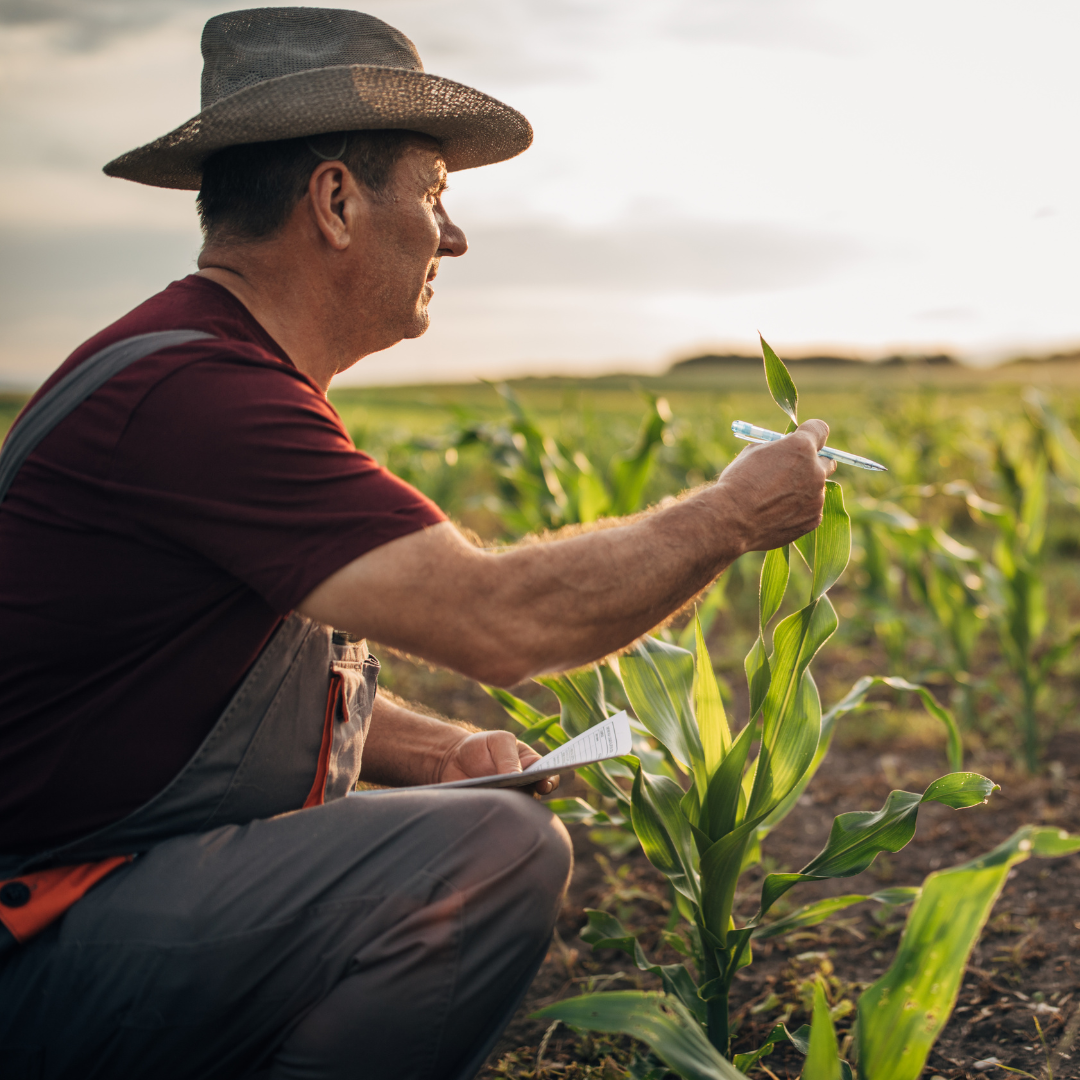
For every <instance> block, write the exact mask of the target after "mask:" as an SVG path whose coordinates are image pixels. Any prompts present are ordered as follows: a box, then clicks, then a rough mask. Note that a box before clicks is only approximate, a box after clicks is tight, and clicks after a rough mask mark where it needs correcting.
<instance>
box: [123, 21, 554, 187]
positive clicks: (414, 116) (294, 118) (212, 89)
mask: <svg viewBox="0 0 1080 1080" xmlns="http://www.w3.org/2000/svg"><path fill="white" fill-rule="evenodd" d="M202 55H203V75H202V111H201V112H200V113H199V114H198V115H197V116H195V117H193V118H192V119H191V120H189V121H188V122H187V123H186V124H182V125H181V126H180V127H178V128H176V130H175V131H171V132H169V134H168V135H163V136H162V137H161V138H160V139H156V140H155V141H154V142H152V143H148V144H147V145H146V146H141V147H139V148H138V149H137V150H132V151H130V152H129V153H127V154H123V155H122V156H121V157H118V158H116V159H115V160H114V161H110V162H109V164H108V165H106V166H105V172H106V173H107V174H108V175H109V176H118V177H122V178H123V179H126V180H134V181H137V182H138V183H141V184H150V185H153V186H155V187H168V188H186V189H190V190H198V188H199V187H200V186H201V183H202V164H203V162H204V161H205V160H206V159H207V158H208V157H209V156H210V155H211V154H213V153H214V152H215V151H217V150H221V149H223V148H224V147H226V146H236V145H239V144H241V143H253V142H268V141H272V140H275V139H292V138H297V137H300V136H304V135H322V134H324V133H326V132H330V131H359V130H364V129H369V130H370V129H375V128H403V129H405V130H408V131H418V132H421V133H423V134H425V135H431V136H433V137H434V138H435V139H438V141H439V143H440V144H441V147H442V155H443V158H444V160H445V161H446V167H447V169H449V170H450V171H451V172H453V171H455V170H458V169H472V168H476V167H477V166H479V165H490V164H492V163H493V162H496V161H504V160H506V159H507V158H511V157H514V156H516V155H517V154H520V153H521V152H522V151H523V150H525V149H526V148H527V147H528V145H529V143H530V142H532V128H531V127H530V125H529V122H528V120H526V119H525V117H524V116H522V115H521V113H519V112H517V111H516V110H515V109H512V108H510V106H509V105H504V104H503V103H502V102H501V101H496V100H495V98H493V97H489V96H488V95H487V94H482V93H481V92H480V91H479V90H473V89H472V88H471V87H468V86H463V85H462V84H461V83H457V82H454V81H452V80H451V79H443V78H440V77H439V76H437V75H429V74H427V73H426V72H425V71H424V66H423V64H422V63H421V61H420V57H419V55H418V54H417V52H416V48H415V46H414V45H413V43H412V42H411V41H410V40H409V39H408V38H407V37H406V36H405V35H404V34H403V33H401V31H400V30H395V29H394V27H392V26H390V25H388V24H387V23H385V22H383V21H382V20H381V19H376V18H375V17H374V16H372V15H365V14H363V13H362V12H359V11H341V10H338V9H333V8H330V9H327V8H292V7H290V8H251V9H249V10H247V11H233V12H229V13H228V14H225V15H217V16H215V17H214V18H212V19H211V20H210V21H209V22H208V23H207V24H206V27H205V28H204V30H203V37H202Z"/></svg>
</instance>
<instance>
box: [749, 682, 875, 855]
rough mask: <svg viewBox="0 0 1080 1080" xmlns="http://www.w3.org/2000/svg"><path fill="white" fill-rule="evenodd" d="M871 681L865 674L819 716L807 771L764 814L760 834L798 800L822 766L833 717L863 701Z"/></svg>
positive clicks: (777, 822)
mask: <svg viewBox="0 0 1080 1080" xmlns="http://www.w3.org/2000/svg"><path fill="white" fill-rule="evenodd" d="M872 685H874V679H873V678H872V677H871V676H869V675H867V676H864V677H863V678H861V679H860V680H859V681H858V682H857V683H856V684H855V685H854V686H853V687H852V688H851V690H849V691H848V693H847V695H846V696H845V697H844V698H843V699H842V700H841V701H838V702H837V703H836V704H835V705H834V706H833V707H832V708H831V709H829V711H828V712H827V713H825V715H824V716H822V718H821V735H820V736H819V737H818V747H817V750H816V751H815V752H814V757H813V759H812V760H811V762H810V764H809V766H808V767H807V769H806V771H805V772H804V773H803V774H802V777H801V778H800V779H799V782H798V783H797V784H796V785H795V786H794V787H793V788H792V789H791V791H789V792H788V794H787V795H786V796H785V797H784V798H783V799H782V800H781V801H780V803H779V805H778V806H777V807H776V808H775V809H774V810H772V811H770V812H769V815H768V817H766V818H765V820H764V822H763V823H762V825H761V826H760V827H759V830H758V832H759V836H768V834H769V832H770V831H771V830H772V829H774V828H776V826H777V825H778V824H779V823H780V822H781V821H783V820H784V818H786V817H787V816H788V814H790V813H791V811H792V809H793V808H794V807H795V804H796V803H797V802H798V801H799V798H800V796H801V795H802V793H803V792H804V791H805V790H806V787H807V785H808V784H809V783H810V781H811V780H812V779H813V778H814V774H815V773H816V772H817V771H818V769H819V767H820V766H821V763H822V761H823V760H824V759H825V755H826V754H827V753H828V752H829V747H830V746H831V745H832V737H833V733H834V732H835V731H836V721H837V720H838V719H839V718H840V717H841V716H844V715H845V714H847V713H849V712H851V711H852V710H853V709H857V708H858V707H859V706H860V705H862V703H863V700H864V699H865V697H866V694H867V691H868V690H869V688H870V687H871V686H872ZM762 830H763V831H762Z"/></svg>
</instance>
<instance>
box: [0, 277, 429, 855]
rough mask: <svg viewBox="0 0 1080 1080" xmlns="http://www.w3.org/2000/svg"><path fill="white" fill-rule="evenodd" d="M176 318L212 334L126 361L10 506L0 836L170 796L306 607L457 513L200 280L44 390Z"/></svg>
mask: <svg viewBox="0 0 1080 1080" xmlns="http://www.w3.org/2000/svg"><path fill="white" fill-rule="evenodd" d="M178 329H186V330H204V331H208V332H209V333H212V334H214V335H215V336H216V338H217V339H218V340H214V341H197V342H193V343H191V344H188V345H181V346H175V347H173V348H169V349H164V350H161V351H160V352H158V353H155V354H153V355H151V356H149V357H146V358H145V359H142V360H139V361H137V362H136V363H134V364H132V365H131V366H130V367H128V368H127V369H126V370H125V371H123V372H121V373H120V374H118V375H115V376H114V377H113V378H112V379H111V380H110V381H109V382H108V383H106V384H105V386H103V387H102V388H101V389H100V390H98V391H96V392H95V393H94V394H93V395H92V396H91V397H90V398H89V399H88V400H87V401H86V402H84V403H83V404H82V405H81V406H79V408H78V409H77V410H76V411H75V412H74V413H72V414H71V415H70V416H69V417H68V418H67V419H65V420H64V421H62V422H61V423H60V424H59V425H58V426H57V427H56V428H55V429H54V430H53V431H52V432H51V433H50V434H49V435H47V436H46V437H45V439H43V440H42V442H41V443H40V444H39V445H38V447H37V449H36V450H35V451H34V453H33V454H31V455H30V457H29V458H28V459H27V461H26V463H25V464H24V465H23V467H22V469H21V470H20V471H19V473H18V475H17V476H16V478H15V481H14V483H13V484H12V486H11V488H10V490H9V491H8V494H7V497H6V499H5V500H4V502H3V504H0V657H2V658H3V659H2V664H0V852H4V851H7V852H20V851H27V850H36V849H39V848H43V847H45V846H46V845H50V844H54V843H57V842H60V841H63V840H65V839H70V838H74V837H76V836H79V835H82V834H84V833H87V832H89V831H90V830H91V829H95V828H98V827H100V826H102V825H105V824H108V823H109V822H111V821H115V820H117V819H119V818H120V817H122V816H123V815H124V814H126V813H128V812H129V811H131V810H133V809H135V808H136V807H137V806H139V805H141V804H142V803H143V802H145V801H146V800H147V799H149V798H150V797H151V796H152V795H154V794H155V793H156V792H158V791H160V790H161V789H162V788H163V787H164V786H165V785H166V784H167V783H168V782H169V780H170V779H171V778H172V777H173V776H174V775H175V774H176V773H177V772H179V770H180V769H181V767H182V766H183V765H184V763H185V762H186V761H187V760H188V758H189V757H190V756H191V755H192V754H193V753H194V751H195V750H196V749H197V747H198V746H199V744H200V742H201V741H202V740H203V738H204V737H205V736H206V734H207V733H208V732H209V730H210V728H211V727H212V726H213V724H214V722H215V720H216V719H217V718H218V716H219V715H220V714H221V712H222V711H223V710H224V708H225V706H226V705H227V703H228V701H229V699H230V697H231V696H232V694H233V692H234V690H235V689H236V687H237V685H238V684H239V683H240V681H241V680H242V679H243V677H244V675H245V673H246V672H247V670H248V668H249V667H250V666H251V664H252V663H253V662H254V660H255V658H256V657H257V656H258V654H259V651H260V650H261V649H262V648H263V646H264V645H265V644H266V642H267V641H268V639H269V638H270V636H271V635H272V634H273V632H274V630H275V629H276V628H277V626H278V624H279V623H280V622H281V620H282V618H283V617H284V616H285V615H287V614H288V612H289V611H290V610H292V608H294V607H295V606H296V604H297V603H299V602H300V601H301V600H302V599H303V598H304V597H305V596H306V595H307V594H308V593H310V592H311V590H312V589H313V588H315V586H316V585H318V584H319V583H320V582H322V581H324V580H325V579H326V578H327V577H329V576H330V575H331V574H332V573H334V571H336V570H338V569H340V568H341V567H342V566H345V565H346V564H347V563H349V562H351V561H352V560H353V559H355V558H357V557H358V556H360V555H363V554H364V553H365V552H366V551H370V550H371V549H372V548H375V547H378V546H379V545H380V544H385V543H386V542H387V541H389V540H393V539H395V538H397V537H399V536H404V535H406V534H407V533H410V532H413V531H415V530H417V529H420V528H422V527H424V526H426V525H431V524H434V523H436V522H439V521H443V520H445V519H444V517H443V514H442V513H441V512H440V511H439V509H438V508H437V507H436V506H435V505H434V504H433V503H431V502H430V501H428V500H427V499H426V498H425V497H424V496H423V495H421V494H420V493H419V492H418V491H416V490H415V489H414V488H412V487H410V486H409V485H408V484H406V483H404V482H403V481H401V480H399V479H397V478H396V477H394V476H392V475H391V474H390V473H388V472H386V470H385V469H383V468H381V467H380V466H379V465H378V464H377V463H376V462H375V461H374V460H372V458H371V457H369V456H368V455H366V454H364V453H361V452H358V451H357V450H356V449H355V447H354V446H353V444H352V441H351V440H350V438H349V436H348V433H347V432H346V431H345V428H344V426H343V425H342V423H341V420H340V418H339V417H338V415H337V413H336V412H335V411H334V409H333V408H332V406H331V405H330V404H329V403H328V402H327V401H326V398H325V397H324V396H323V394H322V393H321V391H320V390H319V388H318V387H317V386H316V385H315V383H313V382H312V381H311V380H310V379H308V378H307V377H306V376H305V375H303V374H301V373H300V372H299V371H298V370H297V369H296V368H295V367H294V366H293V364H292V363H291V362H290V360H289V358H288V356H286V355H285V353H284V352H283V351H282V349H281V348H280V346H278V345H277V343H276V342H275V341H274V340H273V339H272V338H271V337H270V336H269V334H267V333H266V331H265V330H263V328H262V327H261V326H260V325H259V324H258V323H257V322H256V321H255V319H254V318H252V316H251V315H250V314H249V313H248V311H247V309H246V308H245V307H244V306H243V305H242V304H241V303H240V302H239V301H238V300H237V299H235V297H233V296H232V294H231V293H229V292H228V290H226V289H223V288H222V287H221V286H219V285H215V284H214V283H213V282H211V281H208V280H206V279H205V278H201V277H196V276H192V277H188V278H185V279H184V280H183V281H178V282H174V283H173V284H172V285H170V286H169V287H168V288H167V289H166V290H165V291H164V292H162V293H159V294H158V295H157V296H155V297H152V298H151V299H150V300H148V301H147V302H146V303H144V304H142V305H141V306H140V307H138V308H136V309H135V310H134V311H132V312H130V313H129V314H128V315H125V316H124V317H123V318H122V319H120V320H119V321H118V322H116V323H114V324H113V325H112V326H110V327H109V328H108V329H106V330H104V331H102V332H101V333H100V334H98V335H97V336H96V337H94V338H91V339H90V341H88V342H86V344H85V345H83V346H82V347H80V348H79V349H78V350H76V352H74V353H73V354H72V355H71V357H69V358H68V360H67V361H66V362H65V363H64V364H63V366H62V367H61V368H60V369H59V370H58V371H57V372H56V373H55V374H54V375H53V376H52V377H51V378H50V379H49V381H48V382H47V383H46V384H45V387H43V388H42V389H47V388H48V387H50V386H51V385H53V383H55V381H56V380H57V379H58V378H59V377H61V376H63V375H65V374H66V373H67V372H68V371H70V370H71V369H72V368H74V367H76V366H77V365H78V364H80V363H81V362H82V361H83V360H86V359H87V358H88V357H90V356H91V355H93V354H94V353H96V352H98V351H99V350H100V349H102V348H104V347H105V346H106V345H109V344H111V343H112V342H114V341H119V340H121V339H122V338H127V337H131V336H133V335H135V334H144V333H148V332H150V331H153V330H178ZM39 393H40V391H39Z"/></svg>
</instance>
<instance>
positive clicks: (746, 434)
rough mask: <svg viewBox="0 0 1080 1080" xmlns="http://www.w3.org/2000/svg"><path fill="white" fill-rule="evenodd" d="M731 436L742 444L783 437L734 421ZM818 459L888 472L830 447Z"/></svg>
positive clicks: (819, 454)
mask: <svg viewBox="0 0 1080 1080" xmlns="http://www.w3.org/2000/svg"><path fill="white" fill-rule="evenodd" d="M731 434H732V435H734V436H735V438H736V439H742V440H743V441H744V442H776V440H777V439H782V438H783V437H784V436H783V435H781V434H780V432H779V431H770V430H769V429H768V428H763V427H755V426H754V425H753V424H748V423H747V422H746V421H745V420H736V421H735V422H734V423H733V424H732V425H731ZM818 457H824V458H832V460H833V461H837V462H840V463H841V464H842V465H854V466H855V467H856V468H858V469H869V470H870V471H871V472H888V471H889V470H888V469H886V468H885V466H884V465H879V464H878V463H877V462H876V461H871V460H870V459H869V458H864V457H859V455H858V454H849V453H847V452H846V451H844V450H833V449H832V448H831V447H828V446H823V447H822V448H821V449H820V450H819V451H818Z"/></svg>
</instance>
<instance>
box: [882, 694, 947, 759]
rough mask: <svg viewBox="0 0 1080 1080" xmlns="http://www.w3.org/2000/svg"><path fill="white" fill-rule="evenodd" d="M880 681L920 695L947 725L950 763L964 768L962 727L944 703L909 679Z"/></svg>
mask: <svg viewBox="0 0 1080 1080" xmlns="http://www.w3.org/2000/svg"><path fill="white" fill-rule="evenodd" d="M879 681H880V682H882V683H883V684H884V685H885V686H891V687H892V688H893V689H894V690H911V691H913V692H914V693H916V694H918V695H919V697H920V698H921V699H922V703H923V705H924V707H925V708H926V711H927V712H928V713H929V714H930V715H931V716H933V717H934V718H935V719H937V720H940V721H941V722H942V724H944V725H945V737H946V739H947V740H948V742H947V746H948V749H947V750H946V754H947V755H948V758H949V765H950V766H951V767H952V768H954V769H960V768H963V765H964V739H963V736H962V735H961V734H960V727H959V725H958V724H957V723H956V718H955V717H954V716H953V714H952V713H951V712H949V710H948V709H946V708H945V706H944V705H940V704H938V700H937V698H935V697H934V695H933V694H931V693H930V691H929V690H928V689H927V688H926V687H925V686H920V685H919V684H918V683H912V682H908V681H907V679H900V678H897V677H896V676H895V675H890V676H887V677H885V678H883V679H881V680H879Z"/></svg>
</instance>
